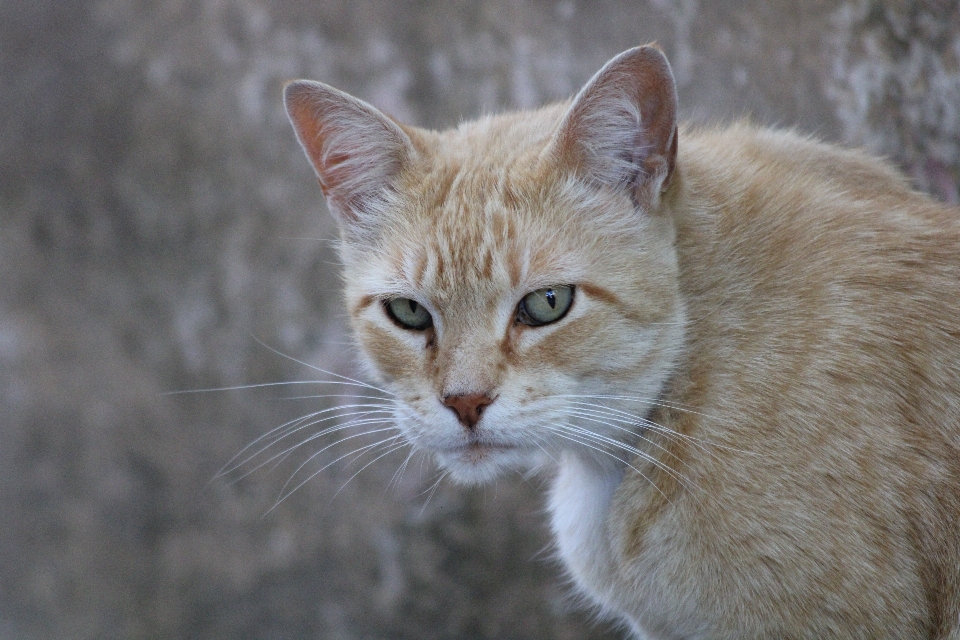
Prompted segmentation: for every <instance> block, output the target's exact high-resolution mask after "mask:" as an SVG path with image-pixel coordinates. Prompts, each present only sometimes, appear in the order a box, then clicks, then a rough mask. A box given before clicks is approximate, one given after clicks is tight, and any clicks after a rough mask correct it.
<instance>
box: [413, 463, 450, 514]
mask: <svg viewBox="0 0 960 640" xmlns="http://www.w3.org/2000/svg"><path fill="white" fill-rule="evenodd" d="M448 475H450V472H449V471H442V472H441V473H440V476H439V477H438V478H437V481H436V482H434V483H433V485H432V486H431V487H430V488H429V489H428V490H429V492H430V493H429V494H428V495H427V499H426V501H425V502H424V503H423V506H422V507H420V514H419V515H418V516H417V517H419V518H422V517H423V512H424V511H426V510H427V505H428V504H430V500H432V499H433V494H434V493H435V492H436V490H437V487H439V486H440V483H441V482H442V481H443V479H444V478H446V477H447V476H448ZM424 493H426V490H425V491H423V492H421V493H420V495H423V494H424Z"/></svg>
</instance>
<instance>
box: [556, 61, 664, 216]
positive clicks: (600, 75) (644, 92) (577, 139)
mask: <svg viewBox="0 0 960 640" xmlns="http://www.w3.org/2000/svg"><path fill="white" fill-rule="evenodd" d="M554 144H555V149H556V152H557V153H558V154H559V157H560V161H561V162H562V163H563V164H565V165H567V166H569V167H571V168H573V169H574V170H575V171H576V172H578V173H579V174H581V175H582V176H583V177H585V178H587V179H588V180H589V181H591V182H595V183H599V184H604V185H607V186H612V187H615V188H629V189H631V190H632V192H633V195H634V197H635V198H636V199H637V200H638V202H639V203H640V204H642V205H645V206H650V205H652V204H654V203H655V201H656V200H657V198H658V197H659V194H660V193H661V192H662V191H663V190H665V189H666V188H667V186H669V184H670V179H671V177H672V176H673V171H674V168H675V165H676V158H677V92H676V83H675V82H674V79H673V73H672V72H671V70H670V64H669V63H668V62H667V58H666V56H665V55H664V54H663V52H661V51H660V50H659V49H658V48H656V47H655V46H643V47H636V48H634V49H630V50H628V51H624V52H623V53H621V54H620V55H618V56H617V57H615V58H613V59H612V60H610V62H608V63H607V64H606V65H604V67H603V68H602V69H601V70H600V71H598V72H597V74H596V75H595V76H594V77H593V78H592V79H591V80H590V82H588V83H587V84H586V86H585V87H584V88H583V89H582V90H581V91H580V93H579V94H577V96H576V97H575V98H574V99H573V102H572V104H571V105H570V108H569V110H568V111H567V113H566V115H565V116H564V118H563V120H562V121H561V124H560V127H559V129H558V132H557V134H556V138H555V141H554Z"/></svg>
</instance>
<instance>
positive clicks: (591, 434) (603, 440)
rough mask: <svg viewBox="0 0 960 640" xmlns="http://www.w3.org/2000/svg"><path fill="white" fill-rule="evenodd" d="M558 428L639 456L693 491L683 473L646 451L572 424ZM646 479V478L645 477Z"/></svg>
mask: <svg viewBox="0 0 960 640" xmlns="http://www.w3.org/2000/svg"><path fill="white" fill-rule="evenodd" d="M558 428H563V429H565V430H567V432H568V433H570V432H573V433H576V434H577V435H578V436H580V437H583V438H586V439H588V440H590V441H592V442H595V443H597V444H606V445H609V446H613V447H615V448H618V449H622V450H624V451H626V452H627V453H630V454H633V455H635V456H637V457H639V458H642V459H643V460H646V461H647V462H650V463H651V464H653V465H654V466H655V467H657V468H658V469H660V470H661V471H663V472H664V473H666V474H667V475H669V476H670V477H671V478H673V479H674V480H676V481H677V482H679V483H680V484H681V485H682V486H683V487H684V488H685V489H687V490H691V487H690V486H688V483H690V484H691V485H692V484H693V483H692V482H691V481H690V479H689V478H687V477H685V476H684V475H683V474H682V473H680V472H679V471H676V470H674V469H671V468H670V467H669V466H667V465H666V464H664V463H663V462H661V461H660V460H657V459H656V458H655V457H653V456H651V455H650V454H648V453H646V452H644V451H641V450H640V449H637V448H636V447H632V446H630V445H628V444H625V443H623V442H620V441H618V440H614V439H613V438H609V437H606V436H604V435H602V434H598V433H594V432H593V431H590V430H589V429H584V428H582V427H577V426H575V425H570V424H566V425H558ZM644 479H646V477H645V476H644Z"/></svg>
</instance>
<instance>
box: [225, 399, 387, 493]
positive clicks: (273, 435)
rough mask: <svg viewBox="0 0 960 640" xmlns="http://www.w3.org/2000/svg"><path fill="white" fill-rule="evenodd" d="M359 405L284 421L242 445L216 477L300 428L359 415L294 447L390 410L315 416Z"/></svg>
mask: <svg viewBox="0 0 960 640" xmlns="http://www.w3.org/2000/svg"><path fill="white" fill-rule="evenodd" d="M359 407H363V405H349V406H347V407H333V408H331V409H324V410H323V411H317V412H314V413H311V414H307V415H306V416H301V417H300V418H297V419H295V420H291V421H290V422H287V423H285V424H284V425H281V426H280V427H278V428H277V429H273V430H272V431H270V432H268V433H266V434H264V435H262V436H260V437H259V438H257V439H256V440H254V441H253V442H251V443H250V444H248V445H247V446H246V447H244V448H243V449H242V450H241V451H240V452H239V453H238V454H237V455H235V456H234V457H233V458H231V460H230V462H228V463H227V464H226V465H225V466H224V467H223V468H222V469H221V470H220V472H219V473H218V474H217V476H216V477H222V476H224V475H227V474H230V473H233V472H234V471H236V470H237V469H239V468H240V467H242V466H243V465H245V464H247V463H248V462H250V461H251V460H253V459H254V458H256V457H257V456H259V455H261V454H263V453H265V452H266V451H267V450H268V449H270V448H271V447H272V446H274V445H275V444H277V443H278V442H280V441H281V440H283V439H285V438H287V437H289V436H291V435H293V434H294V433H296V432H298V431H301V430H303V429H307V428H310V427H313V426H316V425H318V424H322V423H323V422H327V421H329V420H339V419H343V418H345V417H349V416H359V417H358V418H353V419H351V420H349V421H347V422H344V423H339V424H336V425H333V426H331V427H327V428H324V429H322V430H320V431H318V432H317V433H315V434H312V435H311V436H310V437H309V438H307V439H306V440H304V441H302V442H300V443H299V444H297V445H295V447H298V446H300V445H302V444H305V443H307V442H309V441H311V440H314V439H316V438H318V437H320V436H323V435H326V434H328V433H333V432H334V431H338V430H342V429H348V428H350V427H352V426H356V425H357V424H358V423H357V422H356V421H357V420H358V419H363V417H365V416H370V415H374V414H377V413H385V414H388V415H389V414H391V411H390V410H388V409H376V408H373V409H366V408H364V410H363V411H354V412H350V413H339V414H335V415H330V416H326V417H323V418H317V416H319V415H320V414H322V413H327V412H329V411H342V410H343V409H345V408H359ZM377 420H378V421H380V422H383V421H384V420H385V419H383V418H377ZM265 439H267V440H269V442H267V443H266V444H264V445H263V446H262V447H261V448H260V449H258V450H257V451H256V452H254V453H251V454H250V455H248V456H247V457H246V458H244V459H243V460H240V461H239V462H237V461H236V460H237V458H238V457H240V456H241V455H243V452H244V451H247V450H248V449H250V447H252V446H254V445H255V444H257V443H262V442H263V441H264V440H265ZM295 447H294V448H295ZM289 451H290V449H287V450H286V452H289ZM282 453H283V452H282ZM282 453H281V454H277V455H282ZM275 458H276V456H274V457H271V458H270V459H268V460H267V461H266V462H264V463H262V464H260V465H258V466H257V467H255V468H254V469H253V470H254V471H255V470H256V469H259V468H260V467H262V466H263V465H264V464H268V463H269V462H270V461H271V460H273V459H275ZM246 475H249V472H248V473H247V474H244V477H246Z"/></svg>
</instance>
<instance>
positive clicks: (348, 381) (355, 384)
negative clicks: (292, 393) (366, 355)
mask: <svg viewBox="0 0 960 640" xmlns="http://www.w3.org/2000/svg"><path fill="white" fill-rule="evenodd" d="M318 371H320V372H322V373H329V374H330V375H333V376H339V374H336V373H330V372H328V371H324V370H322V369H318ZM339 377H341V378H345V376H339ZM345 380H346V382H345V381H344V380H290V381H288V382H258V383H255V384H238V385H233V386H230V387H207V388H204V389H179V390H177V391H163V392H161V393H160V395H161V396H178V395H187V394H191V393H216V392H219V391H248V390H250V389H264V388H269V387H287V386H293V385H302V384H334V385H337V384H340V385H344V386H348V387H362V388H365V389H372V390H374V391H377V392H380V393H384V394H389V395H393V394H392V393H390V392H388V391H385V390H383V389H379V388H377V387H374V386H371V385H369V384H366V383H364V382H358V381H356V380H351V379H350V378H345Z"/></svg>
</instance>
